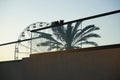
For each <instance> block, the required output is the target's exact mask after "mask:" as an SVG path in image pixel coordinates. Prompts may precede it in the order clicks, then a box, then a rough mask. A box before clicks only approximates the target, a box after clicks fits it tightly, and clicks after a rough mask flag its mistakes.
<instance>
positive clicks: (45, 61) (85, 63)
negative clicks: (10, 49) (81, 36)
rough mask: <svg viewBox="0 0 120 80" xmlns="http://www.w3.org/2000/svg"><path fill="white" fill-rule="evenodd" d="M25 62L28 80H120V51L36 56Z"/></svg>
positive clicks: (72, 52)
mask: <svg viewBox="0 0 120 80" xmlns="http://www.w3.org/2000/svg"><path fill="white" fill-rule="evenodd" d="M23 62H24V63H23V64H24V65H25V67H24V74H27V75H25V76H24V79H25V80H120V48H106V47H99V48H89V49H82V50H81V49H79V50H71V51H64V52H61V51H60V52H52V53H45V54H34V55H31V58H29V59H24V60H23Z"/></svg>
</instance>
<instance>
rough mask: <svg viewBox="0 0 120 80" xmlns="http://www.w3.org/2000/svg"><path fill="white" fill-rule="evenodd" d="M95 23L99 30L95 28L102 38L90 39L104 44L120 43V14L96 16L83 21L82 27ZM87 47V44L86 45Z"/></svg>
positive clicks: (95, 31)
mask: <svg viewBox="0 0 120 80" xmlns="http://www.w3.org/2000/svg"><path fill="white" fill-rule="evenodd" d="M88 25H95V26H96V27H99V28H100V29H99V30H94V31H93V32H94V33H97V34H98V35H100V36H101V38H91V39H90V40H92V41H95V42H96V43H98V45H99V46H102V45H112V44H120V36H119V35H120V14H114V15H109V16H105V17H99V18H94V19H91V20H86V21H83V23H82V27H83V28H84V27H85V26H88ZM86 47H87V46H86Z"/></svg>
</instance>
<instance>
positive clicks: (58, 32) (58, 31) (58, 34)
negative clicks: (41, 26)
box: [52, 26, 66, 41]
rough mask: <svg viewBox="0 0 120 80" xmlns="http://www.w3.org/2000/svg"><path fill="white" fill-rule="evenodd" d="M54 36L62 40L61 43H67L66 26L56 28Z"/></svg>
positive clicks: (53, 29)
mask: <svg viewBox="0 0 120 80" xmlns="http://www.w3.org/2000/svg"><path fill="white" fill-rule="evenodd" d="M52 31H53V34H54V35H55V36H56V37H57V39H59V40H61V41H65V39H66V33H65V32H66V31H65V28H64V26H59V27H55V28H52Z"/></svg>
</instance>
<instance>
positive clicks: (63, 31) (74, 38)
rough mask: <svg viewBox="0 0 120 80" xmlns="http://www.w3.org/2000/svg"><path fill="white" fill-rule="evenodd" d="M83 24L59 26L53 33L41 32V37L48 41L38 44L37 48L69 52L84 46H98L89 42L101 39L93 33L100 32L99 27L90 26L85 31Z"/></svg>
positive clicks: (53, 29)
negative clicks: (91, 39)
mask: <svg viewBox="0 0 120 80" xmlns="http://www.w3.org/2000/svg"><path fill="white" fill-rule="evenodd" d="M80 24H81V22H76V23H75V25H74V26H72V23H69V24H67V26H66V27H65V26H63V25H62V26H59V27H55V28H52V32H53V33H51V34H50V33H44V32H39V34H40V37H41V38H44V39H46V41H45V42H42V43H39V44H37V46H48V45H50V47H49V49H48V50H52V49H58V50H69V49H77V48H81V45H83V44H89V45H93V46H98V44H97V43H96V42H94V41H89V39H90V38H100V35H98V34H96V33H93V31H96V30H99V29H100V28H99V27H96V26H95V25H88V26H86V27H84V28H83V29H81V28H80Z"/></svg>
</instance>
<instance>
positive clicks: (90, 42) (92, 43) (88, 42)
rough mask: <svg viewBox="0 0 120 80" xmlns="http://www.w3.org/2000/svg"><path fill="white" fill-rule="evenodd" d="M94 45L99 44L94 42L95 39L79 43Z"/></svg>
mask: <svg viewBox="0 0 120 80" xmlns="http://www.w3.org/2000/svg"><path fill="white" fill-rule="evenodd" d="M85 44H87V45H93V46H98V44H97V43H96V42H93V41H85V42H81V43H79V44H78V45H85Z"/></svg>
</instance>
